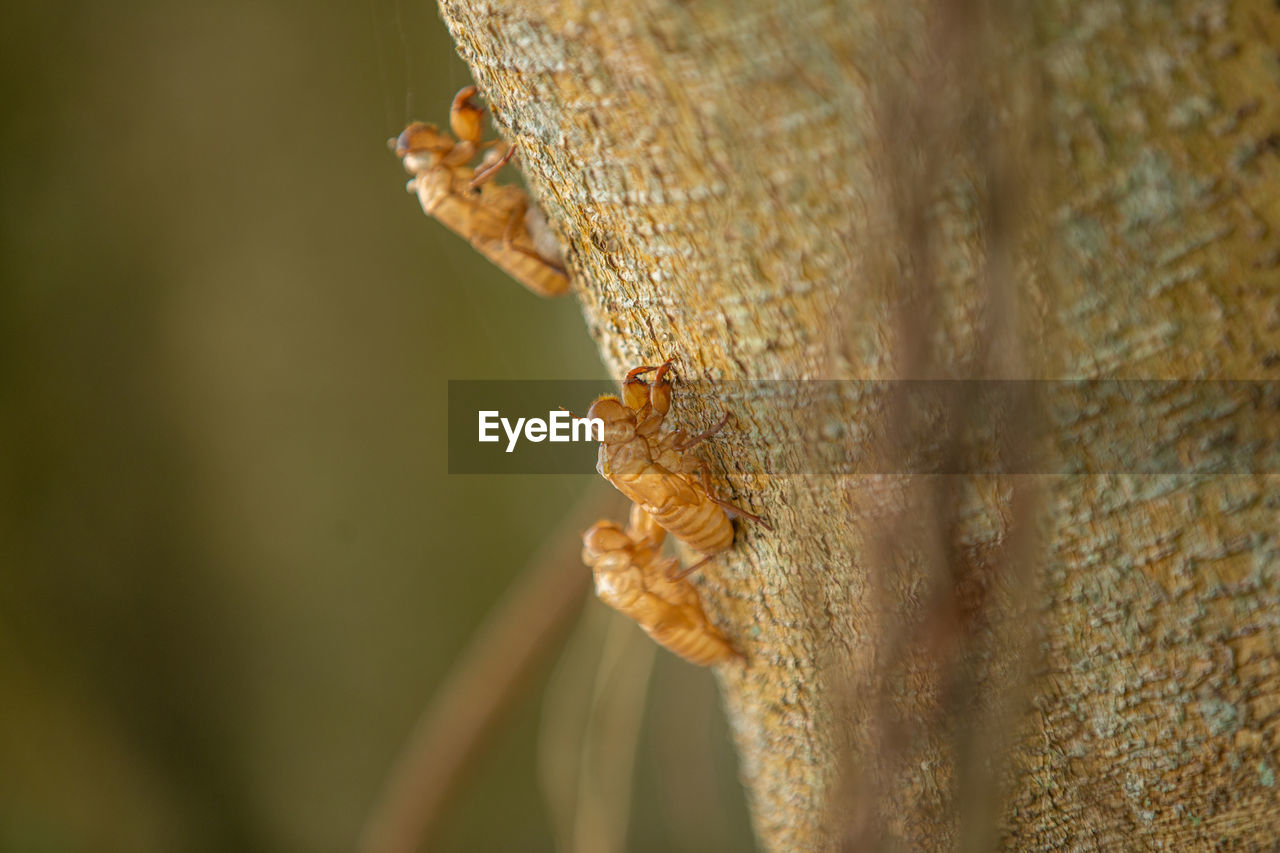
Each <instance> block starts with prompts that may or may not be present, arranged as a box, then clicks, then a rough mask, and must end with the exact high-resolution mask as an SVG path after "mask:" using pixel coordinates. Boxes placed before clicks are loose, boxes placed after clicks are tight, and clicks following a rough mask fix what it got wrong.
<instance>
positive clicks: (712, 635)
mask: <svg viewBox="0 0 1280 853" xmlns="http://www.w3.org/2000/svg"><path fill="white" fill-rule="evenodd" d="M666 535H667V532H666V531H665V530H663V529H662V527H660V526H659V525H658V524H657V523H656V522H655V521H654V519H653V517H652V516H650V515H649V514H648V513H646V512H645V511H644V510H643V509H641V508H640V507H639V506H632V508H631V519H630V521H629V523H628V525H627V527H626V529H625V530H624V529H623V528H621V527H619V526H618V525H617V524H614V523H613V522H612V521H600V522H597V523H596V524H594V525H592V527H591V528H590V529H589V530H587V532H586V533H584V534H583V536H582V560H583V562H584V563H586V564H587V565H588V566H590V567H591V572H592V574H593V575H594V576H595V585H596V595H597V596H598V597H599V598H600V600H601V601H603V602H604V603H605V604H608V605H609V606H610V607H612V608H614V609H615V610H617V611H619V612H620V613H622V614H624V615H626V616H629V617H630V618H632V619H634V620H635V621H636V623H637V624H639V625H640V627H641V628H643V629H644V630H645V632H646V633H647V634H648V635H649V636H650V637H653V639H654V640H656V641H657V642H658V643H659V644H661V645H662V646H665V647H666V648H667V649H669V650H671V651H672V652H674V653H675V654H677V655H679V656H680V657H682V658H684V659H685V660H687V661H689V662H690V663H693V664H697V665H699V666H708V665H710V664H713V663H719V662H721V661H726V660H730V659H732V658H743V657H744V656H743V654H742V653H741V652H740V651H738V650H737V649H736V648H735V647H734V646H733V644H732V643H731V642H729V640H728V638H726V637H725V635H724V634H723V633H722V632H721V631H720V630H719V629H718V628H716V626H715V625H713V624H711V622H710V621H709V620H708V619H707V615H706V612H705V611H704V610H703V609H702V602H701V600H699V598H698V591H697V589H696V588H695V587H694V586H693V584H691V583H689V582H688V581H687V580H685V579H684V577H685V575H686V574H687V571H685V572H673V571H672V569H673V568H674V567H675V565H678V563H677V561H676V560H674V559H672V560H663V559H661V558H660V557H659V553H660V552H661V550H662V543H663V541H664V539H665V538H666Z"/></svg>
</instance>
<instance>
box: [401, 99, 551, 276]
mask: <svg viewBox="0 0 1280 853" xmlns="http://www.w3.org/2000/svg"><path fill="white" fill-rule="evenodd" d="M475 95H476V87H475V86H467V87H465V88H464V89H462V90H461V91H459V92H458V94H457V95H455V96H454V98H453V104H452V106H451V107H450V110H449V127H450V129H451V130H452V131H453V134H454V135H456V138H455V136H454V135H450V134H448V133H445V132H444V131H442V130H440V129H438V128H436V127H435V126H434V125H430V124H423V123H421V122H414V123H413V124H411V125H409V126H408V127H407V128H405V129H404V132H403V133H401V134H400V136H399V137H398V138H397V139H396V140H395V150H396V156H398V157H399V158H400V159H401V161H402V162H403V163H404V168H405V171H407V172H409V173H410V174H411V175H413V177H412V178H411V179H410V180H409V184H408V188H409V189H410V190H411V191H413V192H415V193H417V195H418V201H419V202H421V204H422V209H423V211H424V212H425V213H427V214H428V215H430V216H434V217H435V218H436V219H437V220H439V221H440V223H441V224H443V225H444V226H445V227H447V228H448V229H450V230H451V231H453V232H454V233H455V234H458V235H459V236H461V237H463V238H465V239H466V240H467V242H469V243H470V244H471V245H472V246H474V247H475V248H476V250H477V251H479V252H480V253H481V254H482V255H484V256H485V257H486V258H488V259H489V260H491V261H493V263H495V264H497V266H498V267H500V268H501V269H502V270H503V271H504V272H506V273H507V274H508V275H510V276H511V277H513V278H514V279H515V280H516V281H518V282H520V283H521V284H523V285H524V286H525V287H527V288H529V290H532V291H533V292H534V293H536V294H538V295H539V296H559V295H561V294H563V293H566V292H567V291H568V290H569V278H568V276H567V275H566V274H565V270H564V261H563V259H562V258H561V257H560V255H559V247H558V244H557V243H556V241H555V238H554V235H552V234H551V233H550V229H549V228H548V227H547V224H546V220H545V219H544V218H543V217H542V213H541V211H539V210H538V209H537V207H536V206H534V205H531V204H530V203H529V196H528V195H527V194H526V193H525V191H524V190H522V189H520V188H519V187H514V186H502V185H500V184H498V183H496V182H495V181H493V180H492V179H493V177H494V176H495V175H497V173H498V171H499V170H500V169H502V167H503V166H505V165H506V164H507V163H509V162H510V161H511V158H512V157H513V156H514V155H515V151H516V149H515V146H514V145H509V144H507V143H506V142H504V141H502V140H500V139H497V140H492V141H490V142H482V141H481V135H482V131H483V128H484V108H483V107H481V106H480V105H479V104H477V103H476V102H475V100H474V98H475ZM477 155H482V157H481V162H480V164H479V166H478V167H475V168H473V167H472V166H471V163H472V161H474V160H475V159H476V157H477Z"/></svg>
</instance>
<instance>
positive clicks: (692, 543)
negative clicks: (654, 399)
mask: <svg viewBox="0 0 1280 853" xmlns="http://www.w3.org/2000/svg"><path fill="white" fill-rule="evenodd" d="M697 495H698V499H697V500H696V501H694V502H693V503H677V502H676V501H668V502H667V504H666V505H665V506H661V507H656V506H645V507H644V509H645V511H646V512H648V513H649V514H650V515H652V516H653V520H654V521H656V522H658V524H660V525H662V526H663V527H665V528H666V529H667V532H669V533H670V534H671V535H672V536H674V537H676V538H677V539H679V540H680V541H681V542H683V543H684V544H686V545H688V546H689V547H690V548H692V549H693V550H695V551H699V552H701V553H703V554H717V553H719V552H721V551H727V550H729V548H730V547H731V546H732V545H733V523H732V522H730V521H729V516H728V515H726V514H725V511H724V510H723V509H721V508H720V507H719V506H717V505H716V504H714V503H712V502H711V501H710V500H709V499H708V498H707V496H706V495H704V494H703V493H702V492H701V490H697Z"/></svg>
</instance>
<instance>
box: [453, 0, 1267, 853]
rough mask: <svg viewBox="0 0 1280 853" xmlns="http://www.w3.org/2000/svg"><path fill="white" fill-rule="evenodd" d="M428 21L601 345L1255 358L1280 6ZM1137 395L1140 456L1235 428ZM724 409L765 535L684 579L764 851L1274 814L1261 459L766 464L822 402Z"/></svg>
mask: <svg viewBox="0 0 1280 853" xmlns="http://www.w3.org/2000/svg"><path fill="white" fill-rule="evenodd" d="M441 8H442V11H443V15H444V18H445V20H446V22H447V24H448V26H449V27H450V29H451V31H452V33H453V35H454V37H455V39H456V41H457V43H458V46H459V49H460V51H461V53H462V55H463V57H464V58H465V59H466V60H467V61H468V62H469V63H470V65H471V67H472V69H473V71H474V74H475V79H476V81H477V82H478V83H479V85H480V87H481V90H482V92H483V93H484V95H485V97H486V98H487V99H488V102H489V104H490V106H491V107H492V109H493V112H494V115H495V118H496V121H497V122H498V124H499V126H500V127H501V128H503V130H504V133H506V134H507V135H508V137H509V138H510V139H512V140H514V141H516V142H518V144H519V146H520V151H521V157H522V161H523V171H524V174H525V176H526V179H527V180H528V182H529V184H530V187H531V190H532V192H533V194H534V195H535V196H536V197H537V199H538V200H539V202H540V203H541V204H542V206H543V207H544V209H545V210H546V212H547V213H548V214H549V216H550V218H551V220H553V222H554V223H555V224H556V228H557V230H558V232H559V234H560V236H561V238H562V240H563V242H564V244H565V246H566V247H567V250H568V260H569V264H570V267H571V270H572V273H573V279H574V291H575V293H576V296H577V297H578V298H579V299H580V301H581V303H582V308H583V313H584V315H585V317H586V321H587V324H588V328H589V329H590V332H591V334H592V335H593V336H594V337H595V339H596V340H597V341H598V342H599V345H600V350H601V353H602V355H603V357H604V359H605V361H606V363H607V364H608V365H609V366H610V367H611V368H612V369H613V370H614V371H616V372H617V373H618V374H620V373H621V372H622V371H624V370H625V369H626V368H627V367H629V366H631V365H635V364H639V363H650V362H654V361H657V360H659V359H661V358H664V357H666V356H668V355H678V356H679V359H680V361H679V371H680V375H681V377H682V378H704V379H797V378H831V379H844V378H856V379H867V378H877V379H879V378H918V377H944V378H967V377H1021V378H1051V377H1121V378H1125V377H1144V378H1145V377H1181V378H1249V379H1261V378H1271V379H1274V378H1276V377H1277V374H1278V373H1280V273H1278V270H1277V267H1278V266H1280V234H1278V233H1277V231H1276V228H1277V226H1280V191H1278V190H1277V186H1280V165H1278V163H1277V151H1278V149H1280V142H1278V141H1277V140H1280V98H1277V97H1275V92H1276V91H1277V88H1276V87H1277V83H1278V82H1280V79H1278V78H1280V64H1278V62H1277V54H1276V49H1275V45H1276V44H1280V11H1278V10H1277V6H1276V4H1275V3H1273V2H1270V0H1266V2H1264V0H1254V2H1246V1H1245V0H1238V1H1237V2H1226V0H1222V2H1216V0H1196V2H1188V0H1174V2H1155V0H1127V2H1126V1H1125V0H1084V2H1074V3H1068V2H1065V0H1059V2H1053V0H1048V1H1047V2H1040V3H1036V4H1009V5H1008V6H1002V5H999V4H998V3H995V2H980V0H970V2H965V0H951V2H948V0H936V2H929V0H911V2H906V3H867V2H858V0H851V2H849V3H845V4H837V3H832V2H829V0H778V2H774V0H750V2H748V0H742V2H734V3H715V4H712V3H686V2H677V0H632V2H628V3H625V4H609V6H608V8H607V9H606V8H605V7H604V6H603V4H593V3H586V2H576V0H574V1H573V2H571V0H467V2H459V1H458V0H441ZM957 399H958V403H959V404H960V406H961V407H962V408H963V406H966V405H967V406H970V407H971V406H972V405H973V404H972V401H969V400H966V399H965V398H963V396H962V397H960V398H957ZM684 403H685V408H684V410H683V413H682V416H683V417H686V418H687V419H688V421H689V422H690V423H699V424H705V423H707V422H709V421H710V420H712V419H713V418H714V416H715V415H716V414H717V413H718V411H719V407H720V406H721V405H722V403H723V401H721V400H715V399H705V400H690V399H686V400H684ZM1160 405H1161V401H1152V404H1151V407H1150V409H1149V410H1148V411H1150V412H1152V415H1151V417H1152V423H1151V425H1150V426H1151V428H1152V430H1153V435H1154V436H1155V437H1156V438H1155V439H1154V440H1155V441H1156V442H1157V443H1160V442H1164V443H1165V444H1168V443H1170V442H1172V443H1174V444H1176V443H1177V442H1178V441H1180V440H1183V439H1188V438H1189V439H1193V440H1196V441H1199V440H1201V439H1203V438H1204V437H1205V436H1211V435H1213V434H1215V431H1217V432H1221V431H1222V430H1223V429H1230V428H1232V426H1233V424H1234V425H1235V426H1239V425H1240V421H1239V420H1238V419H1239V418H1241V417H1255V416H1256V413H1251V412H1248V411H1244V412H1242V411H1240V410H1236V411H1234V412H1233V411H1230V410H1227V409H1226V408H1225V407H1223V406H1213V405H1210V404H1207V403H1199V402H1194V401H1193V402H1191V403H1189V404H1179V403H1178V402H1177V401H1168V400H1166V401H1163V408H1161V407H1160ZM820 411H822V412H823V413H824V418H826V421H825V422H824V423H822V424H818V425H817V426H820V427H822V430H820V431H819V432H820V433H821V434H822V435H824V436H827V437H831V436H840V435H844V436H847V437H851V439H850V440H851V441H852V443H853V444H852V446H853V449H854V452H856V453H857V454H860V455H865V456H867V457H869V458H880V459H883V460H885V461H886V463H888V464H890V465H891V464H892V463H894V462H895V461H898V462H901V461H902V460H905V459H910V458H913V455H914V454H916V453H917V452H918V451H919V450H920V448H915V447H903V446H901V445H900V444H895V443H894V442H887V443H886V442H880V443H879V444H876V443H867V442H864V441H863V439H861V438H859V437H858V436H861V435H863V434H864V433H863V432H862V427H863V425H871V426H873V427H874V426H876V425H879V426H881V427H892V423H893V421H892V418H893V413H892V412H891V411H885V410H884V409H882V408H877V407H875V406H874V405H871V404H869V403H867V402H866V401H860V400H859V399H857V398H852V399H840V400H837V401H834V402H833V401H830V400H827V401H824V402H823V405H822V407H820ZM736 414H737V416H738V426H737V429H736V430H734V431H731V432H730V433H729V434H727V435H725V436H724V437H723V439H722V440H720V439H718V440H717V443H716V446H715V448H713V449H712V450H711V455H712V461H713V466H714V467H715V469H716V470H717V471H718V472H720V473H721V475H722V476H723V480H722V486H724V487H725V488H726V489H727V490H728V491H729V492H730V493H731V494H733V495H734V496H735V498H736V499H737V500H739V501H742V502H744V503H745V504H746V505H747V506H749V507H750V508H752V509H753V510H754V511H757V512H761V513H764V514H766V515H767V516H768V517H769V519H770V520H771V521H772V522H773V524H774V526H775V528H776V529H775V531H774V532H773V533H771V534H770V533H766V532H764V531H762V530H761V529H759V528H758V527H752V526H750V525H747V526H746V527H745V528H744V529H743V534H742V535H741V536H740V544H739V546H738V547H736V548H735V550H734V552H733V553H732V554H731V555H729V557H728V558H727V559H725V560H723V561H719V562H717V563H716V565H715V567H714V568H711V569H709V570H708V571H707V572H705V573H704V575H703V577H702V578H701V579H700V581H699V582H700V584H701V586H702V589H703V591H704V597H705V599H706V602H707V607H708V610H709V611H710V612H711V613H712V614H714V618H715V619H716V620H717V621H718V622H719V623H720V624H722V625H724V626H725V627H726V630H727V631H728V632H729V633H730V634H731V635H733V636H735V637H739V638H742V639H743V641H744V642H745V643H746V645H747V646H748V650H749V653H750V656H751V663H750V665H749V666H746V667H723V668H722V669H721V670H720V671H719V672H718V677H719V679H720V684H721V688H722V691H723V695H724V701H725V704H726V706H727V708H728V712H729V714H730V718H731V720H732V724H733V729H734V732H735V736H736V739H737V743H738V746H739V749H740V753H741V762H742V764H741V771H742V777H743V780H744V782H745V784H746V786H747V788H748V792H749V797H750V802H751V806H752V812H753V816H754V821H755V828H756V831H757V834H758V837H759V839H760V841H761V844H762V845H763V846H764V847H765V848H766V849H769V850H809V849H814V850H818V849H830V848H832V847H836V846H840V845H842V844H844V845H847V846H849V847H862V846H864V845H869V844H879V843H884V844H890V845H893V844H897V845H902V846H905V847H907V848H910V849H941V848H951V847H956V846H972V847H978V848H982V847H989V846H991V845H992V844H994V843H997V842H999V843H1001V844H1003V845H1005V846H1008V847H1011V848H1015V849H1082V850H1084V849H1106V850H1112V849H1124V848H1149V847H1157V846H1160V845H1165V846H1167V847H1172V848H1174V849H1187V848H1188V847H1189V846H1190V847H1196V846H1199V847H1203V846H1207V845H1211V844H1215V843H1223V842H1225V843H1226V845H1227V846H1231V847H1236V846H1248V845H1249V844H1254V845H1260V844H1264V843H1268V842H1270V841H1271V840H1272V839H1274V838H1276V837H1280V808H1277V789H1276V787H1275V777H1276V773H1277V770H1278V769H1280V764H1278V762H1277V757H1276V754H1277V748H1278V747H1280V680H1278V676H1277V672H1278V670H1277V663H1276V650H1277V647H1278V644H1280V626H1278V622H1280V606H1278V605H1280V581H1278V579H1277V569H1280V538H1278V533H1277V527H1278V525H1277V516H1278V515H1280V489H1278V488H1277V485H1278V481H1277V479H1276V477H1275V476H1271V475H1268V474H1267V473H1266V472H1260V473H1254V474H1251V475H1244V476H1215V477H1189V476H1136V475H1124V474H1119V473H1111V474H1100V473H1094V474H1089V475H1087V476H1086V475H1081V476H1072V477H1044V478H1034V477H1013V476H992V477H976V476H974V477H924V476H917V477H892V476H885V477H873V476H862V477H844V478H830V477H782V476H769V475H768V474H767V473H766V472H769V471H776V470H779V466H778V464H777V463H778V460H777V458H776V457H775V456H771V455H770V454H771V453H778V452H781V453H792V454H795V453H802V452H803V450H802V449H800V450H798V449H797V445H794V444H791V445H784V446H783V447H781V448H779V447H774V448H770V447H769V446H767V443H766V439H765V438H764V437H765V436H778V435H782V436H790V437H792V438H795V437H796V436H797V435H803V434H806V433H805V432H804V431H805V429H807V428H809V427H811V426H814V424H812V423H811V422H806V420H805V417H804V416H803V413H800V414H798V413H797V412H794V411H791V410H790V409H789V408H786V407H782V406H777V405H773V406H771V405H768V404H767V402H765V403H759V404H753V403H751V402H749V401H748V402H742V403H741V405H740V406H738V408H737V409H736ZM1093 414H1094V415H1100V416H1105V415H1106V411H1105V410H1103V411H1102V412H1100V413H1099V412H1094V413H1093ZM1271 417H1272V418H1276V417H1277V415H1276V414H1275V413H1274V411H1273V412H1272V414H1271ZM1088 420H1089V419H1088V418H1081V419H1078V420H1075V421H1070V420H1069V421H1068V422H1065V423H1062V424H1059V426H1060V428H1061V431H1062V435H1063V445H1064V446H1069V445H1072V444H1073V443H1074V444H1075V445H1077V446H1079V445H1081V444H1087V442H1088V441H1089V440H1090V432H1089V428H1088ZM1015 426H1016V425H1015ZM865 434H876V433H875V430H874V429H871V430H870V431H869V432H867V433H865ZM810 437H811V435H810ZM940 440H941V441H942V442H943V443H944V444H945V442H946V441H947V440H948V438H947V436H945V435H944V436H942V438H941V439H940ZM1161 446H1164V445H1161ZM1266 452H1267V449H1266V448H1265V447H1264V448H1262V449H1259V450H1257V454H1258V455H1257V457H1256V458H1253V459H1252V461H1253V462H1254V463H1256V464H1258V465H1261V464H1262V462H1261V461H1259V460H1264V459H1265V458H1266ZM793 461H794V460H793ZM1126 461H1137V460H1121V467H1123V463H1124V462H1126ZM784 467H785V466H784ZM885 470H889V469H888V468H885ZM1086 470H1088V469H1086ZM1113 470H1115V469H1113ZM1271 470H1275V468H1274V464H1273V465H1272V468H1271Z"/></svg>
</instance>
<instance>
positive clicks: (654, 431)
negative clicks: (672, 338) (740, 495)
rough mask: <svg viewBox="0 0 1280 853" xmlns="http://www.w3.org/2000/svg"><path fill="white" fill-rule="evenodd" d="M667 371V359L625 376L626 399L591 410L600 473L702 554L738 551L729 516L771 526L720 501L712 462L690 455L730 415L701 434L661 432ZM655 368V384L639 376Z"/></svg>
mask: <svg viewBox="0 0 1280 853" xmlns="http://www.w3.org/2000/svg"><path fill="white" fill-rule="evenodd" d="M670 369H671V362H670V361H668V362H667V363H666V364H663V365H662V366H660V367H650V366H645V367H637V368H636V369H634V370H632V371H631V372H630V373H628V374H627V378H626V380H625V381H624V382H623V385H622V397H621V398H618V397H613V396H606V397H601V398H600V399H598V400H596V401H595V402H594V403H592V404H591V409H590V410H589V411H588V412H587V417H588V418H599V419H600V420H601V421H603V422H604V440H603V441H602V442H601V443H600V455H599V457H598V459H597V462H596V470H597V471H599V472H600V474H601V476H603V477H604V478H605V479H607V480H608V481H609V482H611V483H613V485H614V486H615V487H616V488H617V489H618V491H620V492H622V493H623V494H624V495H626V496H627V497H628V498H630V499H631V500H632V501H634V502H635V503H636V504H638V505H639V506H640V507H641V508H643V510H644V511H645V512H646V513H648V514H649V515H650V516H652V517H653V519H654V520H655V521H656V522H657V523H658V524H659V525H661V526H662V527H663V528H665V529H666V530H667V531H668V532H669V533H670V534H671V535H672V536H674V537H676V538H677V539H679V540H680V541H681V542H683V543H685V544H686V545H688V546H689V547H690V548H692V549H693V550H695V551H698V552H700V553H702V554H707V555H711V554H717V553H719V552H721V551H727V550H728V549H729V548H730V547H732V545H733V535H734V534H733V523H732V522H731V521H730V519H729V513H733V514H734V515H741V516H744V517H746V518H750V519H752V520H753V521H756V522H758V523H760V524H762V525H763V526H764V527H765V528H766V529H772V528H769V525H768V524H765V522H764V520H763V519H761V518H760V517H759V516H756V515H752V514H751V513H749V512H747V511H746V510H744V509H741V508H740V507H736V506H734V505H733V504H731V503H729V502H728V501H724V500H721V499H720V498H718V497H716V496H715V495H714V494H713V493H712V491H711V472H710V469H709V468H708V467H707V463H706V462H705V461H703V460H702V459H699V458H698V457H697V456H694V455H692V454H690V453H689V452H688V451H689V449H690V448H692V447H693V446H694V445H696V444H697V443H698V442H700V441H702V440H703V439H705V438H709V437H710V436H712V435H714V434H715V433H716V432H718V431H719V430H720V429H721V427H723V426H724V425H725V423H726V422H727V421H728V419H729V416H728V414H727V413H726V415H725V416H724V418H723V419H721V421H720V422H719V423H717V424H716V425H715V426H713V427H711V429H709V430H707V431H706V432H704V433H702V434H700V435H695V436H689V435H687V434H686V433H685V432H684V431H683V430H678V429H677V430H669V431H667V432H663V431H662V424H663V420H664V419H665V418H666V415H667V412H668V411H669V410H670V408H671V380H670V379H668V378H667V374H668V372H669V371H670ZM655 370H656V371H657V373H656V374H655V375H654V378H653V383H652V385H650V384H649V383H646V382H645V381H644V380H643V379H642V378H641V376H642V375H643V374H645V373H649V372H651V371H655ZM726 510H727V512H726Z"/></svg>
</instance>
